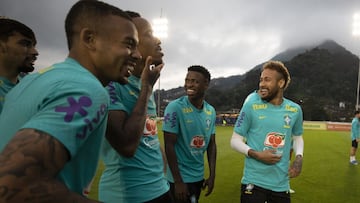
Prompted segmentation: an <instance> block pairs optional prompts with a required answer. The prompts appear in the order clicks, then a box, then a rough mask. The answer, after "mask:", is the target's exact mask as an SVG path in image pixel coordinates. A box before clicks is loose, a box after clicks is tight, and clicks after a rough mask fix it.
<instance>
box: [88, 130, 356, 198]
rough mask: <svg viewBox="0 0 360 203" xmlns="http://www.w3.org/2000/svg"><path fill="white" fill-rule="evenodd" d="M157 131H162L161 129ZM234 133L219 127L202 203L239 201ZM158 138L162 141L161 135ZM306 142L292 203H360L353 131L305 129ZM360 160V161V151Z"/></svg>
mask: <svg viewBox="0 0 360 203" xmlns="http://www.w3.org/2000/svg"><path fill="white" fill-rule="evenodd" d="M158 129H159V130H161V126H159V128H158ZM232 131H233V127H231V126H228V127H223V126H218V127H217V129H216V142H217V147H218V154H217V167H216V179H215V188H214V190H213V193H212V194H211V195H210V196H208V197H204V196H201V197H200V202H202V203H237V202H240V180H241V177H242V172H243V164H244V155H242V154H239V153H238V152H235V151H234V150H233V149H231V147H230V138H231V135H232ZM159 135H160V139H161V142H163V140H162V132H161V133H160V134H159ZM304 141H305V149H304V162H303V171H302V173H301V175H300V176H299V177H297V178H294V179H291V181H290V185H291V188H292V189H293V190H295V194H292V195H291V202H292V203H358V202H360V165H358V166H353V165H350V164H349V152H350V146H351V145H350V132H343V131H323V130H305V132H304ZM357 157H358V160H360V149H359V151H358V153H357ZM103 168H104V167H103V165H102V164H101V163H100V164H99V169H98V171H97V174H96V176H95V179H94V183H93V185H92V189H91V192H90V198H91V199H97V187H98V181H99V178H100V174H101V171H102V170H103ZM206 169H207V167H206ZM205 173H206V174H207V171H206V172H205ZM206 177H207V176H206ZM202 194H203V193H202Z"/></svg>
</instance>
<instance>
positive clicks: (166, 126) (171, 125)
mask: <svg viewBox="0 0 360 203" xmlns="http://www.w3.org/2000/svg"><path fill="white" fill-rule="evenodd" d="M177 109H178V108H177V105H176V103H175V102H170V103H169V104H168V105H167V107H166V108H165V112H164V122H163V126H162V129H163V131H166V132H170V133H174V134H178V133H179V128H180V127H179V119H180V118H179V112H178V110H177Z"/></svg>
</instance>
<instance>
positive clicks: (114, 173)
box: [99, 76, 169, 203]
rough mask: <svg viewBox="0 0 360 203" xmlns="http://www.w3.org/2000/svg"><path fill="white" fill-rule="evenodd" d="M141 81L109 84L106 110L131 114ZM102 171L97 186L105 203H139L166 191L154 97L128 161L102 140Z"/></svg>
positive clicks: (133, 77) (134, 78)
mask: <svg viewBox="0 0 360 203" xmlns="http://www.w3.org/2000/svg"><path fill="white" fill-rule="evenodd" d="M140 87H141V84H140V80H139V78H137V77H135V76H130V77H129V83H128V84H126V85H120V84H119V83H116V82H111V83H110V84H109V85H108V86H107V90H108V93H109V95H110V101H111V102H110V108H109V110H121V111H125V112H126V113H127V114H128V115H130V114H131V112H132V110H133V108H134V107H135V103H136V101H137V99H138V96H139V93H140ZM101 154H102V159H103V161H104V164H105V170H104V171H103V174H102V176H101V179H100V183H99V200H100V201H103V202H107V203H118V202H122V203H140V202H146V201H149V200H152V199H154V198H157V197H159V196H161V195H162V194H164V193H166V192H167V191H168V190H169V184H168V182H167V181H166V179H165V177H164V172H163V170H164V162H163V158H162V153H161V149H160V142H159V138H158V131H157V125H156V104H155V101H154V97H153V95H152V96H151V98H150V100H149V102H148V107H147V118H146V122H145V126H144V131H143V135H142V136H141V138H140V144H139V146H138V148H137V150H136V152H135V155H134V156H133V157H131V158H127V157H124V156H121V155H119V154H118V153H117V152H116V151H115V150H114V149H113V148H112V147H111V146H110V144H109V143H108V142H107V140H105V141H104V145H103V148H102V150H101Z"/></svg>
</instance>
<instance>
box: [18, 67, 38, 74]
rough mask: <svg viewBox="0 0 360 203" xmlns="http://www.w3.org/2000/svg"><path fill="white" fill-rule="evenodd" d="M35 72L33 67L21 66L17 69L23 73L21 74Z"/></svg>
mask: <svg viewBox="0 0 360 203" xmlns="http://www.w3.org/2000/svg"><path fill="white" fill-rule="evenodd" d="M34 70H35V68H34V66H27V67H25V66H23V67H21V68H19V72H23V73H30V72H33V71H34Z"/></svg>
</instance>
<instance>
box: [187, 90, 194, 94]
mask: <svg viewBox="0 0 360 203" xmlns="http://www.w3.org/2000/svg"><path fill="white" fill-rule="evenodd" d="M187 92H188V93H193V92H195V91H194V90H187Z"/></svg>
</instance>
